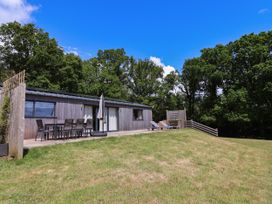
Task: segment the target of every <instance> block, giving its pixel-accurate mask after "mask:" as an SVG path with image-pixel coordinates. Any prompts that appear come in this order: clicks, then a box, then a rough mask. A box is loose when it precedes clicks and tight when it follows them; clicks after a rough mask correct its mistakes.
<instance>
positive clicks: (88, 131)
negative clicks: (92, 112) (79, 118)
mask: <svg viewBox="0 0 272 204" xmlns="http://www.w3.org/2000/svg"><path fill="white" fill-rule="evenodd" d="M92 130H93V119H87V121H86V126H85V133H86V135H89V136H92Z"/></svg>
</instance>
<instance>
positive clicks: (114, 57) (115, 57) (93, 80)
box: [81, 49, 128, 99]
mask: <svg viewBox="0 0 272 204" xmlns="http://www.w3.org/2000/svg"><path fill="white" fill-rule="evenodd" d="M127 64H128V57H127V56H126V54H125V51H124V50H123V49H116V50H113V49H112V50H104V51H102V50H99V51H98V53H97V57H94V58H91V59H89V60H87V61H85V62H84V64H83V66H84V68H83V72H84V82H83V84H82V88H81V90H82V91H83V93H86V94H93V95H100V94H102V93H103V94H104V95H105V96H107V97H111V98H119V99H127V97H128V95H127V87H126V69H127V67H126V66H127ZM89 84H92V86H89Z"/></svg>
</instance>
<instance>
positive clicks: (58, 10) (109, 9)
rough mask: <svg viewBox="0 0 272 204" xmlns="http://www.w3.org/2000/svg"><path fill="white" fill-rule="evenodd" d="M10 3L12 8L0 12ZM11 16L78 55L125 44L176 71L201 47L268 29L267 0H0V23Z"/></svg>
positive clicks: (271, 20) (271, 18)
mask: <svg viewBox="0 0 272 204" xmlns="http://www.w3.org/2000/svg"><path fill="white" fill-rule="evenodd" d="M7 2H8V3H7ZM1 4H2V5H1ZM7 4H8V5H7ZM12 4H16V5H17V8H16V9H18V11H17V10H15V11H14V10H13V11H12V14H11V16H10V17H9V16H8V12H9V11H7V14H5V15H3V14H1V12H2V11H4V10H5V9H6V10H7V9H12V8H11V7H10V6H12ZM19 9H22V10H24V11H20V10H19ZM20 12H22V16H23V17H22V16H20V15H21V13H20ZM15 13H16V14H15ZM1 18H2V19H1ZM9 18H10V19H9ZM14 19H15V20H18V21H20V22H22V23H27V22H34V23H36V24H37V25H38V26H39V27H41V28H43V29H45V30H46V31H48V32H49V33H50V36H51V37H54V38H56V39H57V41H58V42H59V44H60V45H61V46H63V47H64V48H65V49H66V50H67V51H72V52H75V53H78V54H79V55H80V56H81V57H82V58H83V59H87V58H90V57H92V56H95V55H96V52H97V50H98V49H110V48H125V50H126V52H127V54H128V55H133V56H135V57H137V58H150V57H151V56H153V57H156V58H153V59H155V60H157V62H158V63H161V64H163V65H169V68H171V67H175V68H176V69H178V70H180V69H181V67H182V64H183V63H184V60H185V59H187V58H192V57H197V56H199V54H200V50H201V49H202V48H206V47H213V46H215V45H216V44H219V43H227V42H229V41H231V40H235V39H238V38H239V37H240V36H242V35H243V34H248V33H251V32H260V31H268V30H270V29H271V27H272V1H271V0H236V1H235V0H228V1H218V0H205V1H203V0H190V1H189V0H188V1H178V0H167V1H166V0H165V1H160V0H157V1H155V0H145V1H144V0H137V1H135V0H134V1H129V0H126V1H125V0H115V1H110V0H90V1H87V0H77V1H64V0H54V1H52V0H51V1H49V0H47V1H46V0H27V1H23V0H0V23H3V22H6V21H8V20H14ZM160 60H161V61H160Z"/></svg>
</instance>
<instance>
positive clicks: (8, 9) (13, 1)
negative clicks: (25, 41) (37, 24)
mask: <svg viewBox="0 0 272 204" xmlns="http://www.w3.org/2000/svg"><path fill="white" fill-rule="evenodd" d="M37 9H38V7H37V6H35V5H32V4H29V3H28V2H27V0H0V24H2V23H8V22H13V21H18V22H19V23H29V22H31V21H32V20H33V18H32V16H31V15H32V13H33V12H34V11H36V10H37Z"/></svg>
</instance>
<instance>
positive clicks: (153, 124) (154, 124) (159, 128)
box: [150, 121, 162, 131]
mask: <svg viewBox="0 0 272 204" xmlns="http://www.w3.org/2000/svg"><path fill="white" fill-rule="evenodd" d="M150 123H151V130H152V131H153V130H155V129H156V130H161V129H162V128H161V127H160V126H159V125H158V123H156V122H154V121H150Z"/></svg>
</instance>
